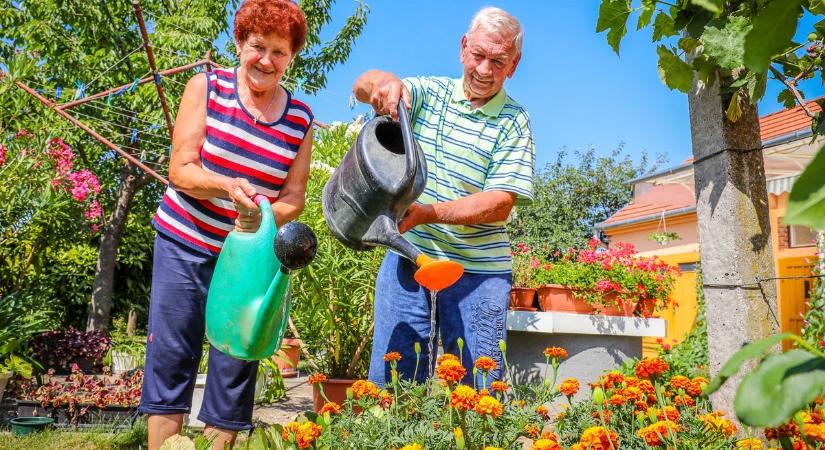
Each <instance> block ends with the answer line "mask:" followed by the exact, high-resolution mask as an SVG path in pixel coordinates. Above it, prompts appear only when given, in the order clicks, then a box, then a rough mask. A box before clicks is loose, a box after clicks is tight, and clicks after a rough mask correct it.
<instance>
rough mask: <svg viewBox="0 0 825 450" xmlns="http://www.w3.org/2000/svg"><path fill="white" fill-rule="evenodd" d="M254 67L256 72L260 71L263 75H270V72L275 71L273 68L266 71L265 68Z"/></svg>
mask: <svg viewBox="0 0 825 450" xmlns="http://www.w3.org/2000/svg"><path fill="white" fill-rule="evenodd" d="M254 69H255V70H257V71H258V72H260V73H262V74H264V75H272V74H274V73H275V71H274V70H273V71H270V72H267V71H266V70H263V69H259V68H257V67H254Z"/></svg>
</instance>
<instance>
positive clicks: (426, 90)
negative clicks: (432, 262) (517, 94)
mask: <svg viewBox="0 0 825 450" xmlns="http://www.w3.org/2000/svg"><path fill="white" fill-rule="evenodd" d="M403 82H404V85H405V86H406V87H407V88H408V89H409V90H410V93H411V100H412V112H411V119H412V121H413V132H414V134H415V138H416V140H417V141H418V143H419V144H420V145H421V149H422V150H423V151H424V155H425V156H426V158H427V174H428V176H427V187H426V189H425V190H424V193H423V194H421V196H420V197H419V198H418V202H419V203H423V204H429V203H436V202H446V201H450V200H455V199H459V198H462V197H466V196H468V195H470V194H475V193H477V192H484V191H508V192H513V193H515V194H516V203H517V204H529V203H530V202H532V201H533V175H534V171H535V159H536V156H535V146H534V144H533V135H532V132H531V130H530V120H529V117H528V115H527V111H526V110H525V109H524V108H523V107H522V106H521V105H519V104H518V103H517V102H516V101H515V100H513V99H512V98H511V97H510V96H508V95H507V93H506V92H504V89H502V90H501V91H500V92H499V93H498V94H496V95H495V96H494V97H493V98H492V99H490V100H489V101H488V102H487V103H486V104H484V105H483V106H481V107H480V108H475V109H474V108H473V107H472V105H471V104H470V101H469V100H467V99H466V98H465V97H464V89H463V81H462V79H450V78H444V77H414V78H405V79H404V80H403ZM505 224H506V221H502V222H494V223H484V224H477V225H444V224H430V225H419V226H417V227H415V228H414V229H412V230H410V231H408V232H407V233H406V234H405V235H404V237H405V238H407V239H408V240H409V241H410V242H412V243H413V244H414V245H415V246H416V247H418V248H419V249H420V250H421V251H422V252H424V253H425V254H427V255H429V256H431V257H433V258H436V259H444V258H449V259H451V260H454V261H457V262H459V263H461V264H462V265H464V268H465V270H466V271H467V272H471V273H486V274H502V273H509V272H510V271H511V270H512V262H511V260H510V238H509V236H508V235H507V231H506V229H505Z"/></svg>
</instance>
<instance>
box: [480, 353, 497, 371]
mask: <svg viewBox="0 0 825 450" xmlns="http://www.w3.org/2000/svg"><path fill="white" fill-rule="evenodd" d="M496 367H498V364H496V361H495V360H494V359H493V358H489V357H487V356H479V357H478V359H476V369H478V370H481V371H483V372H490V371H492V370H496Z"/></svg>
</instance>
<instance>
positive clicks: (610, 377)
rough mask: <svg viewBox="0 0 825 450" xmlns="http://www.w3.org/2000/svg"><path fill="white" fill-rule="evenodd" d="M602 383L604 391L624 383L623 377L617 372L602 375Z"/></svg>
mask: <svg viewBox="0 0 825 450" xmlns="http://www.w3.org/2000/svg"><path fill="white" fill-rule="evenodd" d="M602 378H603V382H602V384H603V385H604V388H605V389H610V388H612V387H613V386H618V385H620V384H622V383H623V382H624V375H622V374H621V373H619V372H608V373H606V374H604V375H602Z"/></svg>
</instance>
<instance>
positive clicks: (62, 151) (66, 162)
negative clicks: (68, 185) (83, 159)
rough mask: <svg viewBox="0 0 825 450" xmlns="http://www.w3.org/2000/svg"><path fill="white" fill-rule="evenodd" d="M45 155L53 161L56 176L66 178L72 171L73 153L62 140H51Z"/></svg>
mask: <svg viewBox="0 0 825 450" xmlns="http://www.w3.org/2000/svg"><path fill="white" fill-rule="evenodd" d="M18 134H19V133H18ZM46 154H47V155H49V157H50V158H51V159H52V161H54V163H55V170H57V174H58V175H60V176H66V175H67V174H68V173H69V172H71V171H72V167H73V162H72V161H73V160H74V152H72V149H71V148H69V146H68V145H66V143H65V142H63V139H60V138H52V140H51V141H49V148H48V149H47V150H46Z"/></svg>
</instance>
